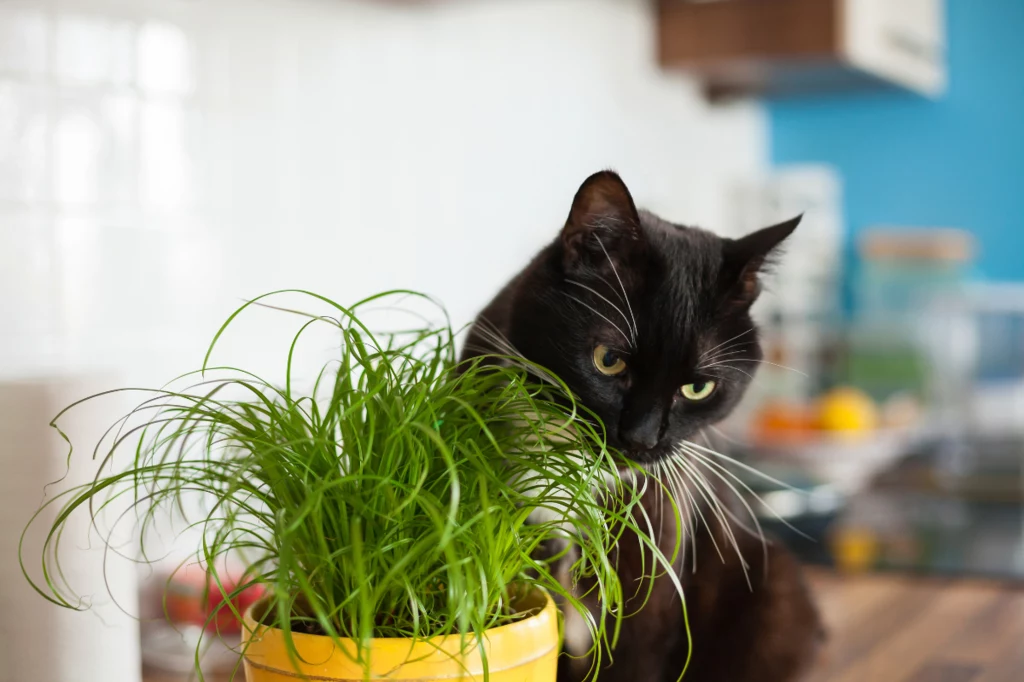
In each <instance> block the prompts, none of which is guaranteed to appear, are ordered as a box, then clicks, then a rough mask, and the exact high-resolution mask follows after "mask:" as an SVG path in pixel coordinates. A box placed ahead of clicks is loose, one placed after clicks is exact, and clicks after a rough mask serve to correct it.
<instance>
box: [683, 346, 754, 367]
mask: <svg viewBox="0 0 1024 682" xmlns="http://www.w3.org/2000/svg"><path fill="white" fill-rule="evenodd" d="M757 345H758V344H757V341H741V342H740V343H733V344H730V345H728V346H726V347H725V348H722V349H721V350H718V351H715V353H714V354H713V355H709V356H708V357H701V358H698V359H697V362H698V364H699V363H701V362H705V363H706V362H714V361H715V360H716V359H717V358H723V357H726V356H728V355H734V354H737V353H745V352H747V349H748V347H749V346H757Z"/></svg>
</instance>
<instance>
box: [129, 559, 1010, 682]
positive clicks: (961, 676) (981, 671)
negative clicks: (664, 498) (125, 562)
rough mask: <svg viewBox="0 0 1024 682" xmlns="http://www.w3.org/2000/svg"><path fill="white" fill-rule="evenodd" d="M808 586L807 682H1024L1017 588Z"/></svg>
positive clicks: (976, 584)
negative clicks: (810, 639) (814, 633)
mask: <svg viewBox="0 0 1024 682" xmlns="http://www.w3.org/2000/svg"><path fill="white" fill-rule="evenodd" d="M811 582H812V584H813V586H814V589H815V591H816V592H817V594H818V600H819V603H820V605H821V609H822V612H823V615H824V618H825V621H826V623H827V625H828V628H829V642H828V646H827V648H826V651H825V654H824V657H823V660H822V661H821V663H820V665H819V667H818V669H817V670H816V671H815V673H814V674H813V675H812V677H811V679H810V680H809V681H808V682H1024V588H1022V587H1020V586H1018V587H1014V586H1008V585H1001V584H998V583H989V582H981V581H966V580H936V579H931V578H921V577H917V576H899V575H868V576H858V577H842V576H837V575H835V574H832V573H826V572H815V573H812V574H811ZM185 679H186V678H174V677H168V676H166V675H146V676H145V680H146V682H184V680H185ZM207 679H208V680H209V679H211V678H210V677H207ZM693 682H700V681H699V680H694V681H693ZM736 682H742V681H741V680H737V681H736Z"/></svg>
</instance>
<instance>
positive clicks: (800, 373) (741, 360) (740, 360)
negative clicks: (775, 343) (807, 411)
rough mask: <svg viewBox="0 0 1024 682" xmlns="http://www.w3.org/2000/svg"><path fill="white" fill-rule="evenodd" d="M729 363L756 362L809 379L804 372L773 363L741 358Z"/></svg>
mask: <svg viewBox="0 0 1024 682" xmlns="http://www.w3.org/2000/svg"><path fill="white" fill-rule="evenodd" d="M730 362H757V363H760V364H762V365H771V366H772V367H778V368H779V369H785V370H788V371H790V372H796V373H797V374H799V375H800V376H803V377H807V378H808V379H809V378H810V376H809V375H808V374H807V373H806V372H801V371H800V370H798V369H796V368H795V367H789V366H787V365H780V364H777V363H775V362H768V361H767V360H756V359H754V358H742V359H741V358H734V359H732V360H730Z"/></svg>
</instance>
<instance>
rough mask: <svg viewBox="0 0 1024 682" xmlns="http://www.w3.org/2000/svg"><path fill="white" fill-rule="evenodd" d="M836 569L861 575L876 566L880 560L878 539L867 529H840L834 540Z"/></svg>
mask: <svg viewBox="0 0 1024 682" xmlns="http://www.w3.org/2000/svg"><path fill="white" fill-rule="evenodd" d="M832 551H833V558H834V560H835V563H836V567H837V568H839V569H840V570H842V571H848V572H851V573H859V572H863V571H866V570H868V569H870V568H871V567H872V566H874V564H875V561H876V560H877V558H878V537H877V536H876V535H875V534H874V533H873V532H871V531H870V530H868V529H865V528H853V527H847V528H840V529H839V530H837V531H836V532H835V534H834V535H833V538H832Z"/></svg>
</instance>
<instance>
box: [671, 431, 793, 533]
mask: <svg viewBox="0 0 1024 682" xmlns="http://www.w3.org/2000/svg"><path fill="white" fill-rule="evenodd" d="M683 442H684V443H685V444H686V445H689V446H690V448H687V450H691V449H692V448H696V449H699V450H703V451H704V452H706V453H708V454H710V455H714V456H716V457H719V458H721V459H723V460H725V461H727V462H729V463H731V464H734V465H736V466H738V467H740V468H742V469H744V470H746V471H749V472H751V473H753V474H756V475H758V476H760V477H761V478H764V479H765V480H767V481H770V482H772V483H775V484H776V485H780V486H782V487H784V488H786V489H788V490H790V491H793V492H797V493H801V494H807V493H806V491H803V490H799V489H797V488H794V487H792V486H790V485H787V484H785V483H783V482H782V481H779V480H777V479H775V478H772V477H771V476H769V475H767V474H765V473H763V472H761V471H758V470H757V469H755V468H754V467H751V466H748V465H746V464H743V463H742V462H739V461H737V460H735V459H733V458H732V457H729V456H728V455H723V454H722V453H720V452H715V451H714V450H709V449H708V448H705V447H701V446H700V445H697V444H696V443H692V442H690V441H683ZM683 447H685V445H684V446H683ZM692 454H694V455H697V453H696V452H693V453H692ZM707 461H709V462H710V461H711V460H707ZM719 468H721V470H722V471H724V472H726V473H727V474H728V475H729V476H731V477H732V479H733V480H735V481H736V482H737V483H739V484H740V485H741V486H743V488H744V489H745V490H746V491H747V492H748V493H750V495H751V496H752V497H753V498H754V499H755V500H757V501H758V502H760V503H761V505H762V506H764V507H765V509H767V510H768V511H770V512H771V513H772V516H774V517H775V518H776V519H778V520H779V521H780V522H781V523H782V524H783V525H784V526H786V527H787V528H789V529H790V530H791V531H793V532H794V533H796V534H797V535H799V536H801V537H803V538H806V539H807V540H813V538H811V537H810V536H809V535H807V534H806V533H804V532H803V531H801V530H800V529H798V528H796V527H794V526H793V525H792V524H790V523H789V522H788V521H786V519H784V518H782V517H781V516H779V513H778V512H776V511H775V510H774V509H773V508H772V507H771V505H769V504H768V503H767V502H765V501H764V498H762V497H761V496H760V495H758V494H757V493H755V492H754V491H753V489H751V487H750V486H749V485H747V483H746V482H745V481H744V480H743V479H741V478H740V477H739V476H737V475H736V474H735V473H734V472H732V471H729V470H728V469H726V468H725V467H722V466H721V465H719Z"/></svg>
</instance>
